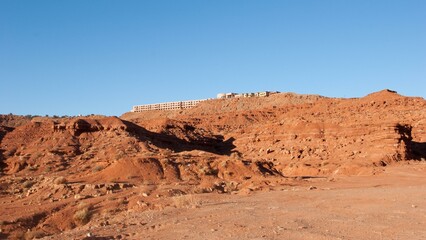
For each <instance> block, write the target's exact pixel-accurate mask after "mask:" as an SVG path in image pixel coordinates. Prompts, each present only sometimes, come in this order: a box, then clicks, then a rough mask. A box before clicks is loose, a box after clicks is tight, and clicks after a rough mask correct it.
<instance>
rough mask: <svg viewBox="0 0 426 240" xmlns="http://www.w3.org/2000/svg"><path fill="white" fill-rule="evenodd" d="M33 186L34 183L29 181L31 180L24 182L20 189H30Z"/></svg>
mask: <svg viewBox="0 0 426 240" xmlns="http://www.w3.org/2000/svg"><path fill="white" fill-rule="evenodd" d="M33 185H34V182H33V181H31V180H27V181H25V182H24V183H22V187H24V188H30V187H32V186H33Z"/></svg>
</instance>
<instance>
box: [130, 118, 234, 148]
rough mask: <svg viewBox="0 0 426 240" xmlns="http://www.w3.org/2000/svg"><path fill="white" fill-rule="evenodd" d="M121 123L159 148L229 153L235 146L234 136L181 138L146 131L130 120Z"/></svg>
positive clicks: (141, 139) (139, 137)
mask: <svg viewBox="0 0 426 240" xmlns="http://www.w3.org/2000/svg"><path fill="white" fill-rule="evenodd" d="M123 123H124V124H125V125H126V126H127V130H128V131H129V132H130V133H131V134H133V135H134V136H135V137H136V138H138V139H139V140H140V141H151V142H152V143H153V144H154V145H156V146H157V147H159V148H168V149H170V150H173V151H174V152H183V151H192V150H202V151H206V152H210V153H214V154H219V155H230V154H231V153H232V150H233V149H234V148H235V145H234V144H233V142H234V141H235V139H234V138H229V139H227V140H224V137H223V136H221V135H214V136H202V135H193V136H190V137H188V136H187V135H186V137H185V139H182V138H179V137H177V136H176V135H173V134H170V133H167V132H162V133H156V132H151V131H148V130H146V129H145V128H143V127H140V126H138V125H136V124H134V123H132V122H128V121H124V120H123ZM186 130H188V131H192V132H193V131H195V130H196V129H195V128H194V127H192V128H188V129H186Z"/></svg>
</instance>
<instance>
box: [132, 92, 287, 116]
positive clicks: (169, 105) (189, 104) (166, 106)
mask: <svg viewBox="0 0 426 240" xmlns="http://www.w3.org/2000/svg"><path fill="white" fill-rule="evenodd" d="M275 93H279V92H268V91H265V92H255V93H219V94H217V98H218V99H228V98H242V97H268V96H269V95H271V94H275ZM206 100H209V99H202V100H188V101H177V102H165V103H154V104H145V105H137V106H133V108H132V110H131V111H132V112H143V111H151V110H180V109H188V108H193V107H195V106H196V105H197V104H199V103H200V102H203V101H206Z"/></svg>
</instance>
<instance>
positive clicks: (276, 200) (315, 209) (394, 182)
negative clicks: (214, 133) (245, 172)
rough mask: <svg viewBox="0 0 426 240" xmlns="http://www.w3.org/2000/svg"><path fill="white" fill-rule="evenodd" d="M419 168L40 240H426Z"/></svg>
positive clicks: (206, 199) (202, 203) (203, 199)
mask: <svg viewBox="0 0 426 240" xmlns="http://www.w3.org/2000/svg"><path fill="white" fill-rule="evenodd" d="M425 170H426V164H425V163H414V164H410V165H404V166H395V167H388V168H386V171H385V172H384V173H383V174H380V175H378V176H352V177H341V178H338V179H320V178H317V179H305V180H303V181H301V182H300V183H299V184H297V185H295V186H294V185H293V186H289V185H280V186H271V190H270V191H263V192H253V193H237V194H198V195H193V196H192V197H191V198H189V197H187V198H186V199H185V201H182V204H181V207H180V208H172V207H170V208H165V209H163V210H155V211H153V210H150V211H145V212H125V213H123V214H121V215H119V216H117V217H115V218H114V219H110V220H109V223H108V224H107V225H106V226H100V225H98V226H96V224H93V225H92V226H91V227H90V228H88V227H86V228H85V227H83V228H77V229H74V230H71V231H69V232H66V233H63V234H61V235H56V236H51V237H47V238H45V239H120V238H122V239H426V228H425V224H426V181H425V180H426V174H425V173H426V171H425ZM98 220H99V221H98V222H101V221H105V219H98ZM101 225H102V224H101ZM87 236H90V237H87Z"/></svg>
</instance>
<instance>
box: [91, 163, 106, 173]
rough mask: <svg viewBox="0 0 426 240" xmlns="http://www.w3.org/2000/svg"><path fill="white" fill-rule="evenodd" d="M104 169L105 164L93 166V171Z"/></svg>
mask: <svg viewBox="0 0 426 240" xmlns="http://www.w3.org/2000/svg"><path fill="white" fill-rule="evenodd" d="M102 169H104V167H103V166H100V165H97V166H95V167H94V168H93V172H99V171H101V170H102Z"/></svg>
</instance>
